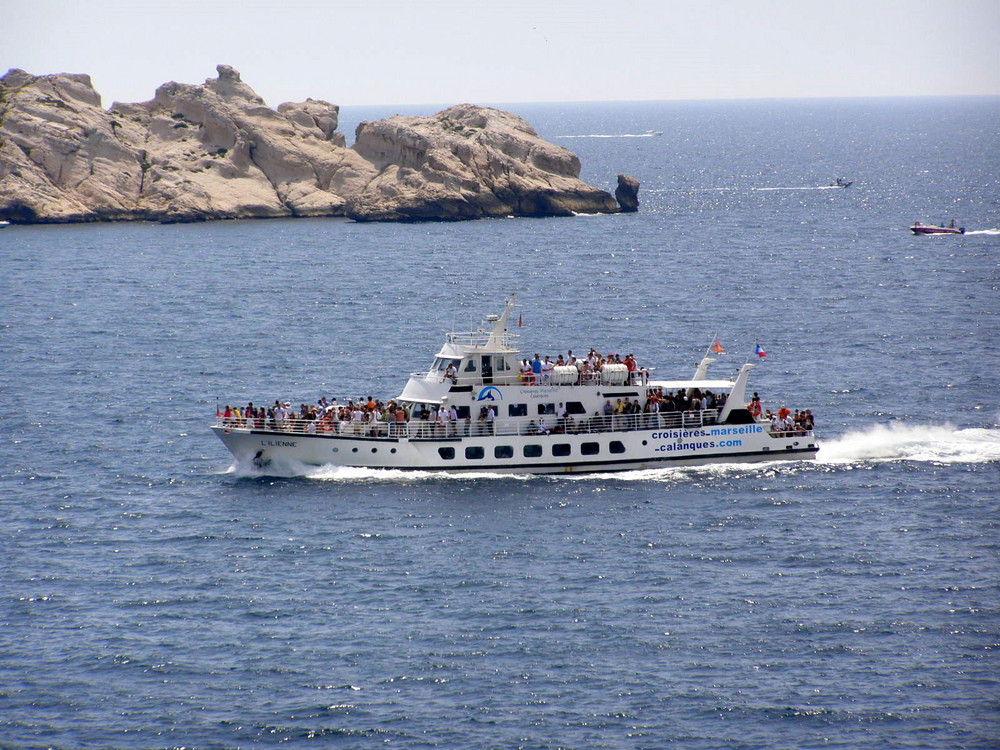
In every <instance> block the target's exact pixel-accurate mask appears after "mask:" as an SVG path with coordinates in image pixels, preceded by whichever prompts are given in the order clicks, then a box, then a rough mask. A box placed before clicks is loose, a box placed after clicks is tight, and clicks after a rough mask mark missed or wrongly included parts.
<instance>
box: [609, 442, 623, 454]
mask: <svg viewBox="0 0 1000 750" xmlns="http://www.w3.org/2000/svg"><path fill="white" fill-rule="evenodd" d="M608 450H610V451H611V452H612V453H624V452H625V444H624V443H623V442H622V441H621V440H612V441H611V443H610V444H609V445H608Z"/></svg>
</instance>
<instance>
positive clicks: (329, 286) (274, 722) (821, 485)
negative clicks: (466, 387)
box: [0, 100, 1000, 748]
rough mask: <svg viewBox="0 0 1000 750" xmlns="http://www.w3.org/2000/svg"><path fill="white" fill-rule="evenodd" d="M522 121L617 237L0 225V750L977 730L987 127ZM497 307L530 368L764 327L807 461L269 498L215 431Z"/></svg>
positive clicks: (991, 225)
mask: <svg viewBox="0 0 1000 750" xmlns="http://www.w3.org/2000/svg"><path fill="white" fill-rule="evenodd" d="M519 111H521V112H522V113H523V114H524V115H525V116H527V117H528V119H529V120H530V121H531V122H532V124H534V125H535V126H536V128H538V130H539V132H540V133H541V134H542V135H543V136H544V137H546V138H549V139H551V140H553V141H554V142H557V143H561V144H562V145H565V146H567V147H569V148H571V149H573V150H574V151H576V152H577V153H578V154H580V156H581V159H582V161H583V163H584V168H585V175H584V176H585V177H586V178H587V179H588V180H590V181H591V182H593V183H595V184H600V185H602V186H604V187H608V188H612V187H613V185H614V175H615V174H616V173H617V172H628V173H630V174H634V175H636V176H637V177H639V178H640V179H641V180H642V182H643V189H642V192H641V193H640V198H641V199H642V200H643V206H642V209H641V212H640V213H639V214H638V215H635V216H605V217H577V218H574V219H567V220H500V221H484V222H475V223H467V224H453V225H447V224H444V225H412V226H389V225H385V226H381V225H356V224H352V223H350V222H346V221H340V220H298V221H267V222H228V223H218V224H211V225H174V226H155V225H93V226H72V227H13V228H7V229H4V230H0V259H2V260H0V263H2V270H3V274H0V290H2V294H3V299H4V306H3V311H4V315H3V327H2V328H0V336H2V340H0V344H2V351H3V356H2V357H0V392H2V394H3V405H4V414H3V419H2V421H0V436H2V437H3V442H2V444H0V451H2V452H0V458H2V459H3V462H2V468H0V489H2V492H0V545H2V547H0V549H2V555H0V603H2V605H0V746H2V747H5V748H7V747H10V748H35V747H57V748H82V747H93V748H108V747H122V748H166V747H181V746H184V747H198V748H208V747H227V748H230V747H231V748H237V747H254V746H271V745H283V746H290V747H324V748H325V747H331V746H335V747H374V746H379V747H381V746H390V747H408V748H409V747H440V748H481V747H504V748H506V747H525V748H557V747H563V748H663V747H684V748H714V747H720V746H727V747H729V746H731V747H768V748H770V747H813V746H821V745H822V746H833V747H845V748H856V747H879V748H882V747H928V748H939V747H995V746H996V737H998V736H1000V705H998V699H997V695H998V694H1000V693H998V689H997V688H998V685H997V675H998V662H997V652H998V650H1000V597H998V592H1000V587H998V581H1000V576H998V574H1000V565H998V550H1000V544H998V537H997V525H998V518H1000V512H998V511H1000V493H998V490H997V487H998V483H1000V471H998V467H1000V427H998V420H1000V413H998V412H1000V404H998V400H997V396H996V388H997V372H998V371H1000V356H998V354H997V351H996V347H995V345H994V342H995V340H996V334H997V329H998V325H997V323H998V313H1000V294H998V291H1000V289H998V287H1000V270H998V260H1000V232H998V227H1000V155H998V153H997V147H996V144H997V143H998V142H1000V139H998V137H997V136H998V135H1000V132H998V130H1000V127H998V124H1000V104H998V102H997V101H996V100H955V101H948V100H923V101H915V100H910V101H905V100H903V101H883V102H820V103H816V102H790V103H777V102H756V103H729V104H693V103H685V104H658V105H654V104H643V105H618V106H615V107H611V106H605V105H587V106H581V105H574V106H568V105H567V106H563V105H546V106H542V105H533V106H527V107H523V108H520V110H519ZM649 130H657V131H663V133H664V134H663V135H662V136H648V135H644V134H645V133H646V132H647V131H649ZM568 136H574V137H572V138H569V137H568ZM591 136H612V137H591ZM620 136H635V137H620ZM836 177H844V178H846V179H853V180H854V181H855V184H854V185H852V186H851V187H850V188H848V189H846V190H838V189H827V186H828V185H829V184H830V183H831V182H832V181H833V180H834V179H835V178H836ZM952 216H955V217H957V218H958V219H959V221H960V222H961V223H963V224H964V225H965V226H966V227H968V228H969V229H970V233H969V234H966V235H965V236H961V237H914V236H912V235H910V234H909V232H908V231H906V227H907V226H908V225H909V224H910V223H911V222H912V221H914V220H922V221H938V220H947V219H950V218H951V217H952ZM511 291H517V292H518V295H519V299H520V300H521V301H522V302H523V304H524V307H523V319H524V324H525V325H524V328H523V329H521V334H522V340H523V343H524V348H525V349H530V350H531V351H532V352H534V351H540V352H541V353H543V354H545V353H549V354H553V355H554V354H556V353H559V352H564V351H565V350H566V349H568V348H572V349H574V350H577V349H586V348H587V347H589V346H591V345H595V346H597V347H598V348H600V349H607V350H609V351H612V350H614V351H619V350H620V351H625V350H628V351H634V352H635V353H636V354H637V356H638V357H639V359H640V360H641V361H642V362H644V363H648V364H650V365H653V366H656V367H657V368H658V369H657V371H656V374H657V375H667V376H672V375H675V374H680V375H687V374H689V372H690V371H691V369H692V368H693V366H694V363H695V362H696V361H697V360H698V358H699V357H700V356H701V354H702V352H703V351H704V350H705V347H706V346H707V344H708V343H709V342H710V341H711V338H712V336H713V335H715V334H718V335H719V338H720V339H721V341H722V342H723V344H724V345H725V347H726V354H725V355H724V357H723V358H722V359H721V361H720V362H718V363H717V364H716V365H715V366H714V367H715V373H716V374H717V375H720V376H721V375H729V374H731V373H732V372H733V371H735V369H736V368H737V367H738V366H739V365H740V364H742V362H743V361H745V360H746V358H747V357H748V356H749V355H750V353H751V352H752V350H753V344H754V341H756V340H758V339H759V340H760V342H761V344H762V345H763V346H764V348H765V349H766V351H767V352H768V357H767V358H766V360H765V361H764V362H762V363H761V364H760V367H759V368H758V369H757V370H755V372H754V379H753V381H752V384H751V385H752V387H753V388H755V389H757V390H759V391H760V392H761V394H762V396H763V397H764V398H765V401H768V402H770V403H769V405H777V404H780V403H788V405H789V406H793V407H795V408H804V407H809V408H811V409H812V410H813V411H814V412H816V413H817V415H818V418H819V424H818V434H819V437H820V442H821V446H822V447H821V452H820V458H819V460H818V461H816V462H811V463H790V464H773V465H759V466H750V467H746V466H716V467H703V468H689V469H663V470H657V471H648V472H633V473H624V474H615V475H606V476H588V477H572V478H552V477H534V478H532V477H500V476H491V475H482V476H471V477H470V476H460V477H456V476H449V475H446V474H404V473H394V472H372V471H360V470H349V469H339V468H335V467H324V468H321V469H314V468H306V467H301V471H296V472H293V475H292V476H286V477H260V476H252V475H248V474H247V473H246V472H242V471H235V470H234V469H233V467H231V462H230V460H229V458H228V453H227V452H226V451H225V449H224V448H223V446H222V445H221V443H219V442H218V441H217V440H216V439H215V438H214V437H213V436H212V435H211V434H210V432H209V431H208V424H209V422H210V420H211V416H212V414H213V413H214V411H215V404H216V399H219V400H221V401H234V402H245V401H246V400H254V401H255V402H263V401H270V400H273V399H275V398H277V397H279V396H280V397H287V398H288V399H290V400H292V401H295V402H296V403H297V402H298V401H305V400H315V399H317V398H318V397H319V396H321V395H326V396H334V395H335V396H338V397H340V398H345V397H349V396H357V395H369V394H371V395H380V396H386V395H388V396H393V395H396V394H397V393H398V391H399V390H400V389H401V387H402V385H403V383H404V381H405V377H406V374H407V373H408V372H410V371H412V370H416V369H421V368H424V367H426V366H427V364H428V363H429V362H430V359H431V358H432V356H433V354H434V353H435V352H436V348H437V346H438V345H439V344H440V342H441V340H442V339H441V336H442V334H443V333H444V332H445V331H446V330H455V329H466V328H468V327H469V325H470V324H474V323H476V322H477V321H478V320H479V318H480V317H481V316H482V314H484V313H486V312H493V311H497V310H498V309H499V306H500V304H501V302H502V299H503V297H504V296H505V295H507V294H509V293H510V292H511ZM297 400H298V401H297Z"/></svg>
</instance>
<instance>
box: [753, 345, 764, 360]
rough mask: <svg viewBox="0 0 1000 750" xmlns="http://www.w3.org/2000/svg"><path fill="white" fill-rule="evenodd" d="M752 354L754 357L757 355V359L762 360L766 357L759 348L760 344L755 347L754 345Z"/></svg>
mask: <svg viewBox="0 0 1000 750" xmlns="http://www.w3.org/2000/svg"><path fill="white" fill-rule="evenodd" d="M753 353H754V354H756V355H757V356H758V357H760V358H763V357H766V356H767V352H765V351H764V350H763V349H762V348H761V346H760V344H757V345H756V346H755V347H754V350H753Z"/></svg>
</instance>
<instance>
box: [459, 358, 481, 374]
mask: <svg viewBox="0 0 1000 750" xmlns="http://www.w3.org/2000/svg"><path fill="white" fill-rule="evenodd" d="M462 369H463V370H465V372H475V371H476V370H478V369H479V360H478V358H476V357H469V358H468V359H467V360H465V367H464V368H462Z"/></svg>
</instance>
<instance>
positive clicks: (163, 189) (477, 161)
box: [0, 65, 620, 222]
mask: <svg viewBox="0 0 1000 750" xmlns="http://www.w3.org/2000/svg"><path fill="white" fill-rule="evenodd" d="M217 71H218V77H217V78H211V79H209V80H207V81H206V82H205V83H204V84H203V85H189V84H181V83H167V84H164V85H163V86H160V88H159V89H157V91H156V94H155V96H154V97H153V99H152V100H150V101H148V102H142V103H137V104H119V103H115V104H113V105H112V106H111V108H110V109H108V110H105V109H103V108H102V106H101V98H100V96H99V95H98V94H97V92H96V91H95V90H94V88H93V85H92V84H91V81H90V78H89V76H86V75H69V74H60V75H48V76H32V75H29V74H28V73H25V72H24V71H21V70H11V71H9V72H8V73H7V74H6V75H5V76H4V77H3V78H0V219H8V220H11V221H15V222H68V221H108V220H138V219H142V220H156V221H196V220H206V219H226V218H246V217H279V216H343V215H347V216H350V217H352V218H355V219H357V220H361V221H413V220H448V219H472V218H479V217H485V216H553V215H568V214H572V213H611V212H615V211H618V210H620V209H619V207H618V205H617V204H616V203H615V200H614V198H612V196H611V195H609V194H608V193H606V192H604V191H602V190H597V189H595V188H593V187H590V186H589V185H587V184H585V183H584V182H582V181H581V180H580V179H579V174H580V164H579V160H578V159H577V158H576V156H574V155H573V154H572V153H570V152H569V151H566V150H565V149H563V148H560V147H558V146H554V145H552V144H550V143H547V142H545V141H543V140H541V139H540V138H539V137H538V135H537V134H536V133H535V131H534V130H532V128H531V127H530V126H529V125H528V124H527V123H526V122H525V121H524V120H522V119H521V118H519V117H516V116H515V115H512V114H510V113H507V112H501V111H499V110H494V109H488V108H485V107H476V106H473V105H468V104H464V105H460V106H457V107H451V108H450V109H447V110H445V111H443V112H441V113H439V114H438V115H435V116H433V117H427V118H419V117H399V116H397V117H392V118H390V119H388V120H383V121H380V122H374V123H363V124H362V125H360V126H359V127H358V131H357V139H356V143H355V145H354V147H353V148H346V146H345V139H344V136H343V135H342V134H341V133H339V132H338V131H337V120H338V114H339V108H338V107H336V106H335V105H332V104H329V103H327V102H323V101H316V100H312V99H309V100H306V101H305V102H299V103H285V104H281V105H279V106H278V108H277V109H276V110H275V109H271V108H269V107H267V106H266V105H265V103H264V101H263V100H262V99H261V98H260V97H259V96H257V94H256V93H254V91H253V89H251V88H250V87H249V86H247V85H246V84H245V83H243V82H242V80H241V79H240V74H239V73H238V72H237V71H236V70H234V69H233V68H231V67H229V66H225V65H220V66H219V67H218V68H217Z"/></svg>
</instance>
